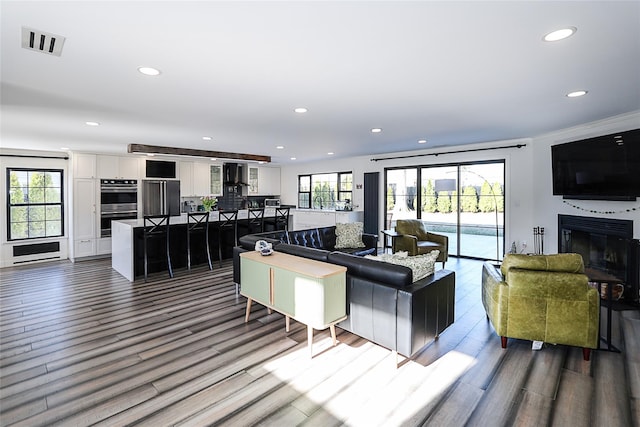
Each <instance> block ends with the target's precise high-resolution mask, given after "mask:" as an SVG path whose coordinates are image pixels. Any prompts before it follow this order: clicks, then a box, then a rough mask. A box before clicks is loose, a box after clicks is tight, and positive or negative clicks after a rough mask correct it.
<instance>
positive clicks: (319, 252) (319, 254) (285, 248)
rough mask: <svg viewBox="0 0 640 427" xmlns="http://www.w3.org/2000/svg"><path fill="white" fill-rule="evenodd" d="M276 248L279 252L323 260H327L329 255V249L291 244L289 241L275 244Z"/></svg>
mask: <svg viewBox="0 0 640 427" xmlns="http://www.w3.org/2000/svg"><path fill="white" fill-rule="evenodd" d="M274 249H275V250H276V251H278V252H283V253H286V254H289V255H296V256H301V257H304V258H309V259H313V260H316V261H323V262H327V257H328V256H329V251H325V250H324V249H316V248H311V247H306V246H299V245H290V244H287V243H280V244H279V245H277V246H274Z"/></svg>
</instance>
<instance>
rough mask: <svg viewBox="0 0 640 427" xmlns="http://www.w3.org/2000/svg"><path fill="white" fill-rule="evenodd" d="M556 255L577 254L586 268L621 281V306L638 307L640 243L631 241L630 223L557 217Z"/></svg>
mask: <svg viewBox="0 0 640 427" xmlns="http://www.w3.org/2000/svg"><path fill="white" fill-rule="evenodd" d="M558 252H560V253H567V252H573V253H578V254H580V255H582V259H583V260H584V265H585V267H590V268H593V269H596V270H600V271H604V272H606V273H608V274H611V275H613V276H615V277H617V278H619V279H621V280H622V281H623V283H624V285H625V289H624V294H623V296H622V299H621V302H624V303H629V304H632V305H638V299H639V297H638V293H639V291H638V289H639V286H640V284H639V282H640V241H639V240H638V239H634V238H633V221H631V220H621V219H608V218H593V217H584V216H573V215H558Z"/></svg>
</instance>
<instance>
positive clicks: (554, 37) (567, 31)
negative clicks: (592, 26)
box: [542, 27, 578, 42]
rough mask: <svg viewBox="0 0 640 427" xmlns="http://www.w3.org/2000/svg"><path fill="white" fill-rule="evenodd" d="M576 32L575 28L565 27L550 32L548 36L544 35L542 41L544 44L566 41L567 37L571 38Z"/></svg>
mask: <svg viewBox="0 0 640 427" xmlns="http://www.w3.org/2000/svg"><path fill="white" fill-rule="evenodd" d="M576 31H578V29H577V28H576V27H567V28H562V29H560V30H556V31H552V32H550V33H549V34H546V35H545V36H544V37H543V38H542V40H544V41H546V42H557V41H558V40H563V39H566V38H567V37H571V36H572V35H574V34H575V32H576Z"/></svg>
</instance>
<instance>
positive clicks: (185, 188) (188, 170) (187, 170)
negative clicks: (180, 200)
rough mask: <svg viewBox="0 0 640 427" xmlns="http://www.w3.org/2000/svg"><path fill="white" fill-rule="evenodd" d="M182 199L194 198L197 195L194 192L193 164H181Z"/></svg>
mask: <svg viewBox="0 0 640 427" xmlns="http://www.w3.org/2000/svg"><path fill="white" fill-rule="evenodd" d="M178 176H179V177H180V197H194V196H196V193H195V192H194V191H193V162H180V164H179V174H178Z"/></svg>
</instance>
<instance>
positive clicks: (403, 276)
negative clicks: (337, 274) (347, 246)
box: [328, 252, 413, 288]
mask: <svg viewBox="0 0 640 427" xmlns="http://www.w3.org/2000/svg"><path fill="white" fill-rule="evenodd" d="M328 261H329V262H331V263H333V264H338V265H342V266H345V267H347V273H348V274H351V275H354V276H358V277H360V278H363V279H367V280H373V281H375V282H380V283H384V284H387V285H388V286H390V287H392V288H399V287H404V286H409V285H411V282H412V280H413V272H412V271H411V269H410V268H409V267H405V266H402V265H397V264H390V263H386V262H381V261H375V260H372V259H368V258H362V257H358V256H355V255H350V254H345V253H343V252H331V253H330V254H329V257H328Z"/></svg>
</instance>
